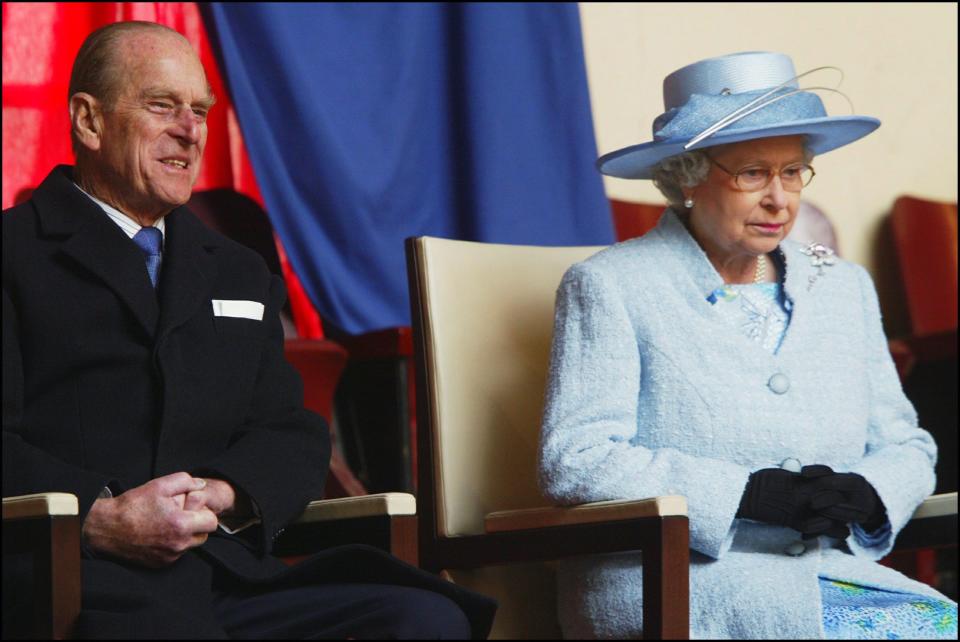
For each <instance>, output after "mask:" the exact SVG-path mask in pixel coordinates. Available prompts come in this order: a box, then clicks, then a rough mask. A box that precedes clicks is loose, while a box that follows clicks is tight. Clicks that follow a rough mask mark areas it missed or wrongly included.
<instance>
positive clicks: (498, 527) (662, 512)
mask: <svg viewBox="0 0 960 642" xmlns="http://www.w3.org/2000/svg"><path fill="white" fill-rule="evenodd" d="M686 515H687V498H686V497H683V496H682V495H664V496H661V497H652V498H650V499H636V500H611V501H605V502H591V503H588V504H578V505H576V506H547V507H542V508H524V509H519V510H505V511H497V512H495V513H490V514H489V515H487V516H486V518H485V519H484V530H485V531H486V532H487V533H497V532H503V531H517V530H524V529H527V528H547V527H551V526H566V525H573V524H598V523H602V522H615V521H619V520H624V519H635V518H638V517H668V516H686Z"/></svg>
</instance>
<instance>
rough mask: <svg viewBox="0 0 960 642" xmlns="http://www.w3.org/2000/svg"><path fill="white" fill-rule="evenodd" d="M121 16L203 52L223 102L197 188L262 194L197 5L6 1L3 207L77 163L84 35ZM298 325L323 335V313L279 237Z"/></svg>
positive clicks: (307, 334) (213, 116)
mask: <svg viewBox="0 0 960 642" xmlns="http://www.w3.org/2000/svg"><path fill="white" fill-rule="evenodd" d="M121 20H147V21H151V22H158V23H160V24H163V25H166V26H168V27H171V28H173V29H176V30H177V31H179V32H180V33H182V34H183V35H184V36H186V38H187V39H188V40H189V41H190V42H191V43H192V44H193V46H194V48H195V49H196V50H197V51H198V52H199V54H200V60H201V62H202V63H203V66H204V68H205V69H206V71H207V77H208V80H209V82H210V86H211V87H212V88H213V92H214V94H215V95H216V96H217V105H216V106H215V107H214V109H213V110H212V111H211V112H210V116H209V119H208V121H207V123H208V127H209V136H208V142H207V149H206V152H205V154H204V163H203V167H202V168H201V171H200V177H199V179H198V180H197V185H196V188H195V189H197V190H207V189H214V188H221V187H228V188H232V189H234V190H236V191H238V192H241V193H243V194H246V195H247V196H249V197H251V198H253V199H254V200H256V201H257V202H258V203H260V205H261V207H263V206H264V203H263V198H262V197H261V195H260V190H259V189H258V187H257V182H256V179H255V177H254V174H253V168H252V166H251V164H250V159H249V158H248V156H247V151H246V148H245V146H244V143H243V136H242V134H241V132H240V126H239V123H238V121H237V117H236V112H235V111H234V109H233V105H232V103H231V101H230V97H229V95H228V94H227V89H226V86H225V85H224V82H223V78H222V76H221V74H220V70H219V69H218V67H217V62H216V58H215V57H214V55H213V51H212V50H211V48H210V42H209V40H208V39H207V33H206V30H205V28H204V25H203V21H202V20H201V17H200V12H199V10H198V8H197V5H196V3H193V2H183V3H179V2H103V3H97V2H77V3H70V2H55V3H29V2H24V3H4V4H3V207H4V208H7V207H10V206H11V205H14V204H16V203H18V202H21V201H23V200H25V199H26V198H27V197H28V196H29V193H30V191H32V190H33V189H34V188H35V187H36V186H37V185H39V184H40V182H41V181H42V180H43V179H44V177H46V175H47V174H48V173H49V172H50V170H51V169H52V168H53V167H54V166H55V165H58V164H61V163H68V164H72V163H73V152H72V151H71V149H70V124H69V120H68V111H67V87H68V85H69V81H70V70H71V68H72V65H73V59H74V57H75V56H76V54H77V51H78V50H79V49H80V45H81V44H82V43H83V40H84V38H86V37H87V35H88V34H89V33H90V32H91V31H93V30H94V29H97V28H98V27H102V26H103V25H106V24H109V23H112V22H117V21H121ZM277 249H278V251H279V253H280V260H281V264H282V267H283V270H284V276H285V277H286V280H287V288H288V290H289V292H290V303H291V306H292V308H293V314H294V321H295V323H296V326H297V331H298V333H299V334H300V336H301V337H304V338H320V337H322V336H323V332H322V329H321V324H320V319H319V316H318V315H317V313H316V311H315V310H314V308H313V306H312V305H311V303H310V301H309V299H308V298H307V296H306V293H305V292H304V290H303V288H302V286H301V285H300V282H299V280H298V279H297V277H296V275H295V274H294V273H293V271H292V270H291V268H290V265H289V262H288V261H287V258H286V255H285V253H284V251H283V248H282V247H281V246H280V244H279V243H277Z"/></svg>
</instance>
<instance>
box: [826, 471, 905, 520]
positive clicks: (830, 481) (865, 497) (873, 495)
mask: <svg viewBox="0 0 960 642" xmlns="http://www.w3.org/2000/svg"><path fill="white" fill-rule="evenodd" d="M815 485H816V488H817V492H818V493H822V492H825V493H836V494H837V495H839V498H838V499H837V501H833V502H831V503H830V504H829V505H826V506H823V507H821V508H819V509H817V512H818V513H819V514H820V515H822V516H823V517H826V518H828V519H832V520H835V521H839V522H843V523H845V524H846V523H849V522H856V523H858V524H860V525H861V526H862V527H863V529H864V530H865V531H867V532H868V533H870V532H873V531H875V530H877V529H878V528H880V527H881V526H883V523H884V522H885V521H886V520H887V510H886V508H885V507H884V505H883V502H882V501H881V500H880V496H879V495H877V491H876V490H875V489H874V488H873V486H872V485H870V482H868V481H867V480H866V479H864V477H863V476H862V475H858V474H857V473H834V472H831V473H830V474H829V475H823V476H821V477H818V478H817V479H816V480H815Z"/></svg>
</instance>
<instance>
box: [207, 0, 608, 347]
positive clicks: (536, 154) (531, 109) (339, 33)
mask: <svg viewBox="0 0 960 642" xmlns="http://www.w3.org/2000/svg"><path fill="white" fill-rule="evenodd" d="M205 17H206V20H207V23H208V30H209V31H210V34H211V37H212V40H213V42H214V46H215V47H217V48H218V49H219V55H220V57H221V63H222V65H223V67H222V70H223V72H224V74H225V76H226V78H227V82H228V84H229V87H230V92H231V96H232V98H233V101H234V104H235V105H236V109H237V114H238V117H239V119H240V126H241V128H242V129H243V134H244V137H245V139H246V142H247V146H248V149H249V151H250V155H251V160H252V162H253V165H254V170H255V171H256V174H257V181H258V183H259V184H260V189H261V191H262V193H263V197H264V199H265V201H266V204H267V208H268V210H269V215H270V218H271V221H272V222H273V225H274V227H275V228H276V230H277V232H278V234H279V235H280V239H281V240H282V242H283V244H284V246H285V248H286V250H287V253H288V255H289V258H290V260H291V262H292V264H293V267H294V269H295V270H296V272H297V274H298V275H299V276H300V278H301V280H302V281H303V283H304V287H305V288H306V290H307V293H308V294H309V295H310V297H311V299H312V300H313V301H314V303H315V304H316V306H317V309H318V311H319V312H320V314H321V316H322V317H323V318H324V321H325V323H327V324H332V325H333V326H335V327H337V328H339V329H340V330H342V331H345V332H348V333H359V332H366V331H371V330H377V329H381V328H386V327H393V326H399V325H410V318H409V317H410V314H409V304H408V301H407V284H406V264H405V259H404V250H403V240H404V239H405V238H407V237H409V236H419V235H432V236H440V237H446V238H456V239H466V240H476V241H486V242H495V243H516V244H533V245H587V244H606V243H610V242H612V241H613V225H612V222H611V216H610V210H609V205H608V203H607V200H606V197H605V195H604V190H603V184H602V182H601V178H600V175H599V174H598V173H597V171H596V170H595V169H594V167H593V162H594V160H595V159H596V143H595V141H594V136H593V123H592V120H591V115H590V100H589V95H588V91H587V80H586V70H585V67H584V60H583V49H582V41H581V35H580V21H579V15H578V9H577V5H576V4H534V3H531V4H482V3H478V4H469V3H468V4H443V3H437V4H428V3H424V4H379V5H378V4H350V3H343V4H340V3H336V4H282V3H280V4H278V3H249V4H247V3H238V4H231V3H214V4H211V5H207V6H206V7H205ZM476 278H477V279H482V278H483V275H482V274H478V275H476ZM465 285H467V284H465Z"/></svg>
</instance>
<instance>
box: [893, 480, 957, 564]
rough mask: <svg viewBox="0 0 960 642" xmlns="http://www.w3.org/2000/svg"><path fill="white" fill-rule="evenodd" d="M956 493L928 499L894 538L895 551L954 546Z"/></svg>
mask: <svg viewBox="0 0 960 642" xmlns="http://www.w3.org/2000/svg"><path fill="white" fill-rule="evenodd" d="M956 544H957V492H956V491H954V492H952V493H941V494H939V495H931V496H930V497H927V498H926V499H925V500H924V501H923V503H922V504H920V506H919V507H918V508H917V510H916V512H914V514H913V517H911V518H910V521H909V522H908V523H907V525H906V526H904V527H903V529H902V530H901V531H900V533H899V534H898V535H897V541H896V543H895V544H894V547H893V548H894V550H904V549H913V548H933V547H941V546H950V545H952V546H956Z"/></svg>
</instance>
